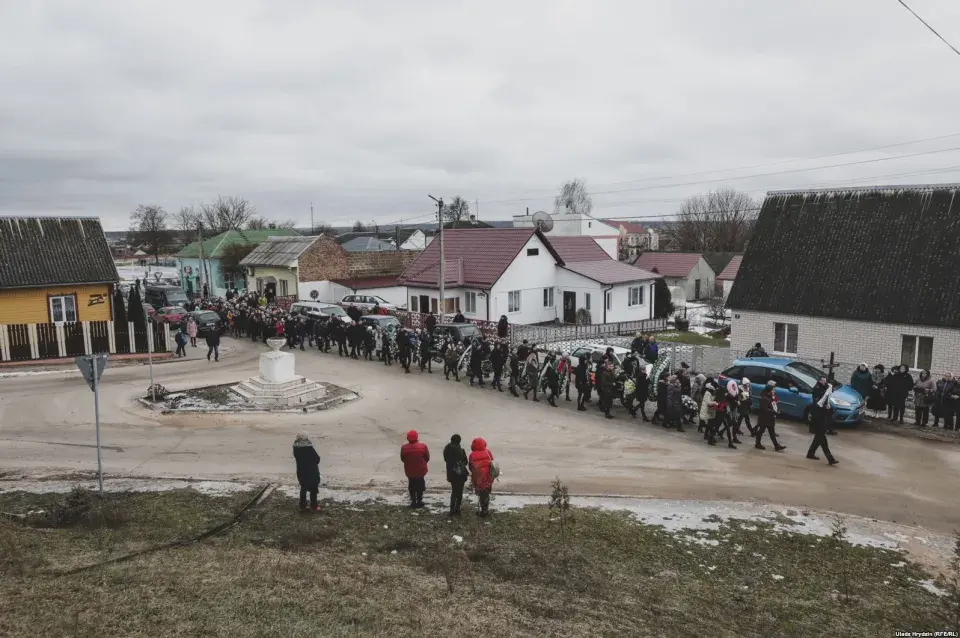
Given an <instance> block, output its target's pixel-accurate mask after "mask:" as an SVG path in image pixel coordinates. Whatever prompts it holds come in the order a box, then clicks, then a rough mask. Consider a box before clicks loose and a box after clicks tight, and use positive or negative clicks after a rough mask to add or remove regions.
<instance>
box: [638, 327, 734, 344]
mask: <svg viewBox="0 0 960 638" xmlns="http://www.w3.org/2000/svg"><path fill="white" fill-rule="evenodd" d="M653 336H654V337H656V338H657V341H661V342H664V341H665V342H667V343H685V344H687V345H690V346H715V347H717V348H729V347H730V342H729V341H727V340H726V339H723V338H719V337H712V336H710V335H708V334H699V333H697V332H681V331H670V332H654V333H653Z"/></svg>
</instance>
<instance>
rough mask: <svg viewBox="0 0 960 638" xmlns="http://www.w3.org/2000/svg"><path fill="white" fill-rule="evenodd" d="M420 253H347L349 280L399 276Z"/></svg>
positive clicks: (398, 251) (415, 251) (409, 251)
mask: <svg viewBox="0 0 960 638" xmlns="http://www.w3.org/2000/svg"><path fill="white" fill-rule="evenodd" d="M419 256H420V251H417V250H385V251H380V252H375V251H368V252H357V253H349V274H348V275H347V276H348V277H350V278H351V279H356V278H359V277H383V276H386V275H399V274H400V273H402V272H403V271H404V270H406V268H407V266H409V265H410V264H412V263H413V262H414V261H415V260H416V259H417V257H419Z"/></svg>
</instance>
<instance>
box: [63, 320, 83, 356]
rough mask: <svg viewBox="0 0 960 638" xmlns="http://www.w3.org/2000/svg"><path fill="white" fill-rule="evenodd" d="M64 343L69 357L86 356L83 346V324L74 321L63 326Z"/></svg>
mask: <svg viewBox="0 0 960 638" xmlns="http://www.w3.org/2000/svg"><path fill="white" fill-rule="evenodd" d="M63 341H64V346H65V347H66V349H67V356H68V357H79V356H80V355H83V354H86V353H87V351H86V348H85V346H84V344H83V323H81V322H79V321H74V322H73V323H65V324H63Z"/></svg>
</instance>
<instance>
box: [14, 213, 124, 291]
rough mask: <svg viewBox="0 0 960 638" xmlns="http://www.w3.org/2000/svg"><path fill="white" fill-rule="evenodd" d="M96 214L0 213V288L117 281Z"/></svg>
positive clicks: (115, 269)
mask: <svg viewBox="0 0 960 638" xmlns="http://www.w3.org/2000/svg"><path fill="white" fill-rule="evenodd" d="M119 279H120V277H119V276H118V275H117V268H116V266H114V264H113V257H112V256H111V254H110V248H109V246H107V239H106V237H104V234H103V228H102V227H101V226H100V220H99V219H98V218H96V217H0V288H34V287H39V286H56V285H64V284H94V283H112V282H115V281H119Z"/></svg>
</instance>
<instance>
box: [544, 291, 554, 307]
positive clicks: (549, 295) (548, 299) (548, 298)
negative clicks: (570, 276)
mask: <svg viewBox="0 0 960 638" xmlns="http://www.w3.org/2000/svg"><path fill="white" fill-rule="evenodd" d="M543 307H544V308H553V288H544V289H543Z"/></svg>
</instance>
